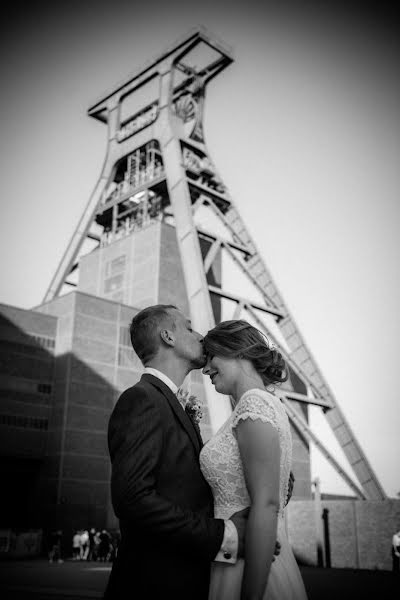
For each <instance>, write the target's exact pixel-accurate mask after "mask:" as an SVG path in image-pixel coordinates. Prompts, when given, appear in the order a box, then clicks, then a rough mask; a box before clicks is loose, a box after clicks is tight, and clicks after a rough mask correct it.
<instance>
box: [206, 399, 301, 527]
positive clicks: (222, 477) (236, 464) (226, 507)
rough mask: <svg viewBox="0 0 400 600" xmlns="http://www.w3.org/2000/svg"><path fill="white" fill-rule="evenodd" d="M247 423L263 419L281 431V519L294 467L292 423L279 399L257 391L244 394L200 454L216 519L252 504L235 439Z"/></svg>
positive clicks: (223, 517)
mask: <svg viewBox="0 0 400 600" xmlns="http://www.w3.org/2000/svg"><path fill="white" fill-rule="evenodd" d="M244 419H252V420H253V421H255V420H256V419H260V420H261V421H263V422H264V423H271V425H273V426H274V427H275V428H276V429H277V430H278V433H279V440H280V449H281V455H280V486H279V498H280V502H279V513H280V515H282V514H283V508H284V505H285V500H286V496H287V492H288V481H289V474H290V469H291V464H292V436H291V433H290V425H289V420H288V417H287V414H286V410H285V407H284V405H283V404H282V402H281V401H280V400H279V398H277V397H276V396H274V395H272V394H270V393H269V392H267V391H264V390H259V389H254V390H248V391H247V392H246V393H245V394H243V396H242V397H241V398H240V400H239V402H238V403H237V405H236V407H235V410H234V411H233V412H232V414H231V416H230V417H229V419H228V420H227V421H226V422H225V423H224V425H223V426H222V427H221V428H220V429H219V431H217V433H216V434H215V435H214V436H213V437H212V438H210V439H209V441H208V442H207V443H206V444H205V445H204V446H203V448H202V450H201V453H200V466H201V470H202V472H203V475H204V477H205V478H206V480H207V482H208V484H209V485H210V487H211V489H212V492H213V496H214V513H215V517H216V518H220V519H227V518H229V517H230V516H231V515H232V514H233V513H234V512H236V511H238V510H241V509H242V508H246V507H247V506H250V504H251V502H250V497H249V494H248V491H247V488H246V483H245V479H244V473H243V465H242V461H241V458H240V452H239V446H238V443H237V439H236V435H235V428H236V426H237V424H238V423H239V421H241V420H244Z"/></svg>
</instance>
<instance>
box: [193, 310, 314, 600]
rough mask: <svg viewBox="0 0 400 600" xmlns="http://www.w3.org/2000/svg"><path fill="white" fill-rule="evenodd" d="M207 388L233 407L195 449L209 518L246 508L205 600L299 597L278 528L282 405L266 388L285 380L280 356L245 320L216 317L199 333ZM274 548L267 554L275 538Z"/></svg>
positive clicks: (284, 434) (287, 454)
mask: <svg viewBox="0 0 400 600" xmlns="http://www.w3.org/2000/svg"><path fill="white" fill-rule="evenodd" d="M204 348H205V351H206V353H207V356H208V359H207V364H206V366H205V367H204V369H203V373H204V374H207V375H209V376H210V378H211V381H212V383H213V384H214V386H215V389H216V390H217V391H218V392H220V393H222V394H227V395H230V396H231V397H232V399H233V403H234V410H233V412H232V414H231V416H230V417H229V419H228V420H227V421H226V422H225V423H224V425H223V426H222V427H221V428H220V429H219V431H218V432H217V433H216V434H215V435H214V436H213V437H212V438H211V439H210V440H209V441H208V442H207V443H206V444H205V446H204V447H203V449H202V451H201V455H200V464H201V469H202V471H203V475H204V476H205V478H206V479H207V481H208V483H209V485H210V486H211V489H212V491H213V495H214V513H215V517H216V518H221V519H228V518H229V515H231V514H232V513H234V512H235V511H238V510H241V509H243V508H246V507H250V514H249V518H248V524H247V528H246V540H245V553H244V559H239V560H238V561H237V562H236V563H235V564H234V565H231V564H227V563H218V562H214V563H213V566H212V571H211V582H210V592H209V600H307V595H306V591H305V588H304V584H303V580H302V577H301V574H300V570H299V568H298V566H297V563H296V560H295V558H294V555H293V552H292V550H291V547H290V545H289V541H288V539H287V536H286V532H285V523H284V506H285V499H286V496H287V492H288V481H289V473H290V469H291V462H292V440H291V434H290V425H289V421H288V417H287V414H286V411H285V408H284V406H283V404H282V403H281V401H280V400H279V398H277V397H276V396H275V395H273V394H272V393H271V392H269V391H267V389H268V387H270V386H271V385H273V384H276V383H280V382H282V381H285V380H286V379H287V373H286V365H285V362H284V360H283V358H282V355H281V354H280V353H279V352H278V351H277V350H276V349H275V348H273V347H271V346H270V345H269V343H268V341H267V340H266V339H265V338H264V337H263V335H262V334H261V333H260V332H259V331H258V330H257V329H256V328H255V327H253V326H252V325H250V324H249V323H247V322H246V321H242V320H239V321H224V322H222V323H220V324H219V325H217V326H216V327H215V328H214V329H212V330H211V331H209V332H208V334H207V335H206V337H205V338H204ZM277 539H278V540H279V542H280V544H281V551H280V554H279V556H277V557H276V559H275V560H273V555H274V549H275V541H276V540H277Z"/></svg>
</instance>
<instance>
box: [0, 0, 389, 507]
mask: <svg viewBox="0 0 400 600" xmlns="http://www.w3.org/2000/svg"><path fill="white" fill-rule="evenodd" d="M300 4H301V5H302V7H303V8H302V10H300V9H299V8H296V6H300ZM318 4H320V5H321V4H323V5H324V8H323V9H321V8H316V6H318ZM33 5H34V6H33ZM273 6H274V5H273V4H271V3H268V2H263V3H260V2H257V3H256V2H254V1H253V0H248V1H247V2H243V3H241V4H239V5H237V4H235V3H232V2H224V1H222V2H218V3H217V2H209V1H208V0H207V1H204V2H201V3H199V2H191V1H187V2H185V3H182V2H180V3H177V2H174V1H171V2H159V1H155V2H151V3H144V2H143V3H141V5H140V4H139V3H136V2H134V1H133V2H132V1H130V2H122V1H121V0H114V1H113V2H103V1H96V2H94V1H93V2H91V1H80V2H77V1H76V2H75V1H69V2H65V3H63V2H52V3H50V2H49V3H46V2H41V1H38V2H35V3H32V2H30V3H27V2H26V3H25V2H18V3H12V4H11V3H10V7H9V8H8V9H7V3H6V4H5V7H6V8H5V9H4V13H3V24H2V28H3V31H1V32H0V33H1V42H0V43H1V46H2V48H1V67H0V68H1V83H2V86H1V87H2V93H1V96H0V108H1V116H2V119H1V122H2V123H1V136H0V148H1V164H0V172H1V180H0V181H1V184H0V185H1V222H0V227H1V235H0V252H1V257H2V260H1V264H0V302H3V303H6V304H12V305H16V306H19V307H22V308H31V307H33V306H35V305H37V304H39V303H40V302H41V300H42V298H43V296H44V294H45V291H46V289H47V286H48V284H49V282H50V280H51V277H52V275H53V274H54V271H55V270H56V268H57V265H58V263H59V261H60V259H61V255H62V253H63V251H64V250H65V248H66V245H67V244H68V241H69V239H70V236H71V235H72V233H73V231H74V228H75V226H76V224H77V221H78V219H79V217H80V215H81V214H82V212H83V210H84V207H85V205H86V202H87V200H88V198H89V195H90V193H91V191H92V189H93V187H94V185H95V183H96V181H97V178H98V176H99V174H100V170H101V167H102V163H103V159H104V156H105V148H106V128H105V126H104V125H103V124H101V123H99V122H98V121H95V120H94V119H90V118H88V117H87V116H86V110H87V108H88V107H89V105H90V104H91V103H92V102H93V101H94V100H96V98H97V97H98V96H99V95H100V94H101V93H102V92H103V91H105V90H106V89H108V88H110V87H112V86H113V85H114V84H115V83H117V82H118V81H120V80H122V79H124V78H125V76H126V75H128V74H129V73H131V72H133V71H134V70H135V69H136V68H137V67H140V66H141V65H142V63H143V62H145V61H146V60H147V59H148V58H149V57H152V56H154V55H156V54H158V53H159V52H161V51H162V50H163V49H164V47H165V46H167V45H169V44H170V43H172V42H173V41H174V40H175V39H176V38H178V37H180V36H181V35H182V34H184V33H185V32H186V31H187V30H189V29H191V28H192V27H194V26H196V25H199V24H203V25H204V26H205V27H206V28H208V29H209V30H210V31H211V32H214V33H215V34H216V35H218V36H219V37H221V38H222V39H223V40H224V41H225V42H226V43H228V44H230V45H231V46H232V47H233V50H234V54H235V62H234V63H233V64H232V65H231V66H230V67H228V68H227V69H226V70H225V71H224V72H223V73H222V74H220V75H219V76H218V77H217V78H216V79H215V80H214V81H213V82H212V83H211V84H210V86H209V88H208V97H207V102H206V113H205V133H206V140H207V144H208V148H209V151H210V154H211V156H212V158H213V160H214V162H215V164H216V166H217V169H218V171H219V173H220V175H221V176H222V178H223V181H224V183H225V184H226V185H227V187H228V189H229V191H230V193H231V195H232V198H233V200H234V201H235V203H236V205H237V207H238V209H239V211H240V213H241V215H242V218H243V219H244V221H245V222H246V224H247V227H248V229H249V231H250V233H251V234H252V236H253V238H254V240H255V242H256V244H257V246H258V248H259V250H260V252H261V253H262V255H263V257H264V259H265V261H266V263H267V266H268V268H269V269H270V271H271V272H272V274H273V276H274V279H275V282H276V284H277V286H278V288H279V289H280V291H281V293H282V294H283V296H284V299H285V302H286V304H287V306H288V308H289V310H290V312H291V313H292V315H293V316H294V319H295V321H296V322H297V324H298V326H299V328H300V329H301V332H302V334H303V336H304V338H305V340H306V342H307V343H308V345H309V347H310V349H311V351H312V353H313V355H314V356H315V357H316V359H317V362H318V364H319V366H320V368H321V370H322V372H323V374H324V375H325V377H326V379H327V381H328V383H329V385H330V387H331V388H332V390H333V392H334V394H335V396H336V398H337V401H338V403H339V404H340V406H341V407H342V409H343V410H344V412H345V415H346V416H347V419H348V421H349V423H350V424H351V426H352V428H353V430H354V431H355V433H356V436H357V438H358V440H359V442H360V443H361V445H362V447H363V449H364V450H365V452H366V454H367V456H368V458H369V460H370V462H371V464H372V466H373V468H374V469H375V471H376V473H377V475H378V477H379V478H380V480H381V482H382V484H383V486H384V488H385V490H386V492H387V493H388V494H389V495H391V496H395V495H396V494H397V492H399V491H400V475H399V472H400V470H399V461H398V455H399V451H398V445H399V432H400V409H399V394H398V387H397V372H398V364H397V361H398V347H397V343H398V339H399V333H400V319H399V314H398V313H399V307H400V289H399V254H400V253H399V237H400V236H399V234H398V231H399V224H400V223H399V216H400V215H399V213H400V209H399V189H400V180H399V179H400V175H399V174H400V164H399V162H400V161H399V156H400V136H399V134H400V112H399V108H400V103H399V99H400V88H399V80H398V66H399V64H398V63H399V60H398V59H399V42H398V40H399V37H398V35H397V34H398V28H397V27H396V26H395V22H394V19H393V16H392V15H391V14H388V13H385V14H383V10H382V11H381V12H380V13H379V14H378V13H376V12H375V13H372V12H366V9H365V8H361V9H360V10H357V9H356V8H352V9H351V10H350V9H349V8H348V6H349V4H346V6H347V8H346V10H342V9H341V8H340V5H339V4H338V3H332V6H334V7H335V8H332V9H329V10H328V8H327V6H329V3H321V2H320V3H315V6H314V7H313V6H312V5H311V4H310V3H308V4H303V3H293V4H292V5H291V6H290V5H289V4H287V3H284V2H280V3H276V6H280V7H282V6H285V8H280V9H279V10H278V9H277V8H273ZM305 6H307V7H308V8H307V9H306V8H305ZM361 6H363V7H365V4H362V5H361ZM380 6H382V4H380ZM234 286H235V282H234V281H232V291H235V289H234ZM314 420H315V425H316V427H317V428H318V429H319V431H320V434H321V437H326V439H327V440H328V441H329V431H328V430H327V428H324V422H323V420H321V419H318V418H317V417H314ZM329 444H331V447H333V442H332V441H329ZM312 456H313V473H314V475H319V476H320V478H321V480H322V489H323V491H326V492H335V491H336V492H340V491H345V490H346V489H347V488H345V487H344V486H342V485H341V484H340V483H339V481H338V479H337V478H336V477H335V475H334V474H333V473H332V472H331V470H330V468H329V467H327V466H326V465H325V463H324V461H323V460H321V459H320V458H319V457H318V455H317V454H315V453H313V455H312Z"/></svg>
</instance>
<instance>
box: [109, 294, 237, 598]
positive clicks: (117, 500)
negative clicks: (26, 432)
mask: <svg viewBox="0 0 400 600" xmlns="http://www.w3.org/2000/svg"><path fill="white" fill-rule="evenodd" d="M130 335H131V341H132V346H133V348H134V350H135V352H136V354H137V355H138V357H139V358H140V360H141V361H142V363H143V365H144V367H145V371H144V374H143V375H142V378H141V380H140V381H139V383H137V384H136V385H134V386H133V387H131V388H129V389H128V390H126V391H125V392H124V393H123V394H122V395H121V396H120V398H119V400H118V402H117V404H116V406H115V408H114V410H113V412H112V414H111V417H110V422H109V427H108V445H109V451H110V457H111V462H112V476H111V496H112V503H113V507H114V511H115V514H116V516H117V517H118V518H119V520H120V530H121V544H120V546H119V549H118V555H117V558H116V560H115V561H114V563H113V567H112V572H111V575H110V579H109V582H108V586H107V589H106V592H105V596H104V597H105V599H106V600H117V599H118V600H122V599H124V600H128V599H130V598H132V599H138V600H139V599H146V600H156V599H157V600H160V599H162V598H165V599H173V600H207V597H208V586H209V577H210V567H211V562H212V561H213V560H221V561H224V562H227V563H229V562H231V563H232V562H236V558H237V555H238V553H239V555H243V541H244V529H245V523H246V521H245V519H246V517H245V511H242V512H241V513H236V514H235V515H233V516H232V517H231V519H230V520H227V521H223V520H222V519H214V518H213V498H212V494H211V490H210V488H209V486H208V484H207V482H206V481H205V479H204V477H203V475H202V473H201V470H200V465H199V453H200V449H201V446H202V440H201V437H200V434H199V432H198V430H197V428H196V427H195V426H194V425H193V422H192V421H191V419H190V418H189V417H188V415H187V414H186V412H185V410H184V408H183V407H182V406H181V404H180V403H179V400H178V399H177V397H176V392H177V390H178V388H179V386H180V385H181V384H182V383H183V380H184V379H185V377H186V375H187V374H188V373H190V371H192V370H193V369H200V368H202V367H203V366H204V364H205V356H204V352H203V346H202V337H201V335H200V334H199V333H197V332H195V331H193V330H192V327H191V323H190V321H189V320H188V319H187V318H186V317H185V316H184V315H183V314H182V313H181V312H180V311H179V310H178V309H177V308H176V307H174V306H171V305H156V306H150V307H149V308H145V309H144V310H142V311H140V312H139V313H138V314H137V315H136V316H135V317H134V318H133V320H132V323H131V326H130ZM243 513H244V514H243ZM228 568H229V567H228Z"/></svg>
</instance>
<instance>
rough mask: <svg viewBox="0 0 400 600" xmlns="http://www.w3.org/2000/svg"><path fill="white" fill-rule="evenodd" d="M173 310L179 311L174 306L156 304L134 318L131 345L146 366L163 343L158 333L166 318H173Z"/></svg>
mask: <svg viewBox="0 0 400 600" xmlns="http://www.w3.org/2000/svg"><path fill="white" fill-rule="evenodd" d="M172 309H175V310H178V309H177V308H176V306H174V305H173V304H156V305H154V306H148V307H147V308H144V309H143V310H141V311H140V312H138V313H137V315H135V316H134V317H133V319H132V321H131V324H130V327H129V333H130V336H131V343H132V347H133V349H134V351H135V352H136V354H137V355H138V357H139V358H140V360H141V361H142V363H143V364H144V365H146V363H147V362H148V361H149V360H151V359H152V358H153V357H154V356H155V355H156V354H157V351H158V349H159V347H160V343H161V340H160V336H159V335H158V331H159V328H160V326H161V323H162V322H163V321H164V320H165V318H171V313H170V311H171V310H172Z"/></svg>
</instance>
